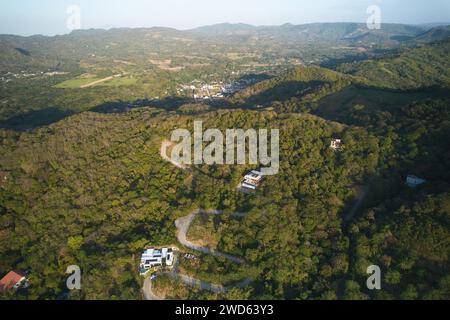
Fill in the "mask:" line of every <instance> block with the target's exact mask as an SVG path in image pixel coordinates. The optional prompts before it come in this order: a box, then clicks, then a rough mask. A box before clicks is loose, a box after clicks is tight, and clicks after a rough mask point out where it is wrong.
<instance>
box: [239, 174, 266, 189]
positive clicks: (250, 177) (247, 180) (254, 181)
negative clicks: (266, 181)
mask: <svg viewBox="0 0 450 320" xmlns="http://www.w3.org/2000/svg"><path fill="white" fill-rule="evenodd" d="M262 180H263V174H262V173H261V172H259V171H256V170H254V171H252V172H250V173H249V174H247V175H246V176H245V177H244V181H242V183H241V186H242V187H243V188H245V189H251V190H256V189H257V188H258V187H259V185H260V184H261V182H262Z"/></svg>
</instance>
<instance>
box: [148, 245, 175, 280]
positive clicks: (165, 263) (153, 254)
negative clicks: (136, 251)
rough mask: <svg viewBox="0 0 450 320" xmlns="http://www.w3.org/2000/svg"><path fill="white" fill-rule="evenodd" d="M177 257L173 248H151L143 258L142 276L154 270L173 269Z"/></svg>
mask: <svg viewBox="0 0 450 320" xmlns="http://www.w3.org/2000/svg"><path fill="white" fill-rule="evenodd" d="M174 260H175V256H174V250H173V249H172V248H161V249H156V248H149V249H146V250H145V251H144V253H143V254H142V256H141V264H140V274H141V275H142V276H143V275H145V274H147V272H149V271H150V270H152V269H155V268H162V267H172V266H173V264H174Z"/></svg>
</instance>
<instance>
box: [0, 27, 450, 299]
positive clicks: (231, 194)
mask: <svg viewBox="0 0 450 320" xmlns="http://www.w3.org/2000/svg"><path fill="white" fill-rule="evenodd" d="M339 26H341V25H339ZM225 27H227V26H216V29H200V30H196V31H190V32H192V34H191V35H190V36H192V37H206V38H207V39H208V40H202V41H219V40H220V41H225V40H224V39H222V38H221V37H219V36H218V35H217V33H220V34H222V33H223V31H221V29H222V28H225ZM317 27H318V26H317ZM341 27H342V26H341ZM347 27H348V26H347ZM359 27H360V26H358V25H352V26H351V31H352V33H353V34H354V35H355V37H356V36H359V37H363V38H366V37H368V40H367V41H372V37H382V38H383V39H390V38H389V37H391V36H392V34H390V35H389V36H388V37H386V34H382V35H380V34H372V35H366V34H362V35H361V34H359V33H357V31H358V30H359V29H358V28H359ZM217 28H218V29H217ZM242 28H244V29H246V30H247V29H248V28H247V27H245V26H239V30H241V29H242ZM284 28H287V29H290V28H292V29H293V30H291V32H292V34H293V33H294V31H295V32H298V28H295V27H294V26H284ZM348 28H350V27H348ZM391 28H392V30H394V31H395V32H397V33H398V32H400V31H399V30H401V31H402V32H403V33H404V36H406V34H407V35H408V37H410V38H408V39H410V40H408V41H406V42H407V43H405V44H404V46H405V47H402V48H401V50H399V52H397V53H395V54H394V53H392V54H389V55H384V56H382V57H379V56H373V57H367V58H368V59H365V60H364V61H357V62H351V63H347V62H346V63H342V64H339V66H337V67H336V68H334V69H328V68H324V67H320V66H307V65H303V66H296V67H292V68H289V70H287V71H284V69H283V71H282V72H278V73H275V74H273V73H271V74H270V75H268V76H267V77H262V78H261V81H258V83H256V84H253V85H250V86H248V87H246V88H245V89H243V90H240V91H239V92H237V93H235V94H234V95H232V96H230V97H227V98H225V99H224V100H223V101H220V103H218V102H216V103H213V102H205V103H202V104H199V103H198V102H195V101H184V100H182V99H181V100H180V99H176V98H177V97H171V92H170V90H171V89H170V88H172V90H175V89H174V88H175V87H174V86H173V83H172V81H179V80H180V79H183V81H184V80H186V81H190V80H191V79H194V78H198V77H199V76H200V75H201V74H204V73H205V72H206V73H207V70H209V69H208V68H211V69H213V68H214V66H209V67H208V66H201V67H200V69H195V70H196V72H197V73H196V74H195V75H193V74H191V72H192V70H193V69H190V68H187V69H185V70H182V71H179V72H178V73H173V72H169V71H167V70H166V71H164V70H156V69H155V68H150V69H149V71H148V72H149V75H148V76H147V77H144V76H142V75H141V76H140V77H138V78H137V80H136V82H134V83H133V84H131V85H125V86H111V87H107V86H105V87H101V86H98V87H93V88H89V89H87V90H84V89H79V88H78V89H73V90H72V89H60V88H57V87H55V86H56V85H57V84H58V83H61V81H62V80H64V81H66V80H69V79H72V78H73V74H72V75H70V76H69V75H62V78H45V79H44V80H43V79H41V81H40V82H37V81H36V80H32V79H25V80H23V81H22V82H12V83H8V84H2V86H3V87H2V88H4V89H5V91H3V90H2V94H1V97H0V98H1V99H2V107H1V112H0V117H1V120H2V122H1V127H2V129H0V257H1V259H0V275H3V274H6V273H7V272H8V271H9V270H12V269H20V270H26V271H27V272H28V273H29V280H30V283H31V286H30V287H29V288H28V289H26V290H19V291H17V292H14V293H8V294H5V295H4V296H3V297H2V298H19V299H141V298H142V293H141V289H142V285H143V281H144V279H143V278H141V277H139V273H138V266H139V259H140V254H141V253H142V250H143V248H145V247H148V246H164V245H179V244H177V238H176V227H175V221H176V220H177V219H178V218H180V217H183V216H186V215H188V214H190V213H191V212H192V211H193V210H195V209H198V208H204V209H214V210H222V211H223V212H224V214H223V215H220V216H215V217H213V218H205V217H204V218H203V219H198V220H196V221H195V222H194V225H193V227H192V229H191V231H190V234H189V236H190V237H191V238H192V239H194V240H197V241H201V240H204V241H209V244H211V245H213V246H214V247H215V248H217V249H218V250H220V251H221V252H226V253H229V254H232V255H234V256H237V257H239V258H240V259H242V261H243V262H242V264H240V265H236V264H233V263H230V262H229V261H227V260H226V259H220V258H217V257H212V256H208V255H198V259H197V260H195V261H187V260H184V261H181V263H180V266H179V268H180V269H181V270H182V271H183V273H184V274H187V275H189V276H193V277H196V278H199V279H202V280H204V281H208V282H212V283H217V284H221V285H229V284H232V283H235V282H237V281H239V280H241V279H243V278H251V279H252V281H251V283H250V284H249V285H248V286H246V287H245V288H241V289H233V290H230V291H228V292H226V293H224V294H214V293H211V292H207V291H202V290H198V289H193V288H189V287H187V286H185V285H183V283H181V282H180V281H178V280H177V279H172V278H170V277H160V278H159V279H158V280H157V290H159V292H160V293H164V295H167V296H169V297H172V298H182V299H250V298H253V299H449V298H450V277H449V254H450V234H449V233H450V145H449V144H450V109H449V104H450V96H449V92H450V91H449V86H450V74H449V70H450V65H449V60H448V56H449V42H448V40H447V41H439V42H435V43H433V44H424V43H421V44H420V45H418V46H417V43H416V42H414V41H412V40H411V39H413V38H415V37H422V39H423V38H424V37H426V34H425V33H424V31H423V30H417V29H408V28H406V29H402V27H400V26H391ZM399 28H400V29H399ZM327 30H330V29H327ZM346 30H347V34H349V33H350V32H349V31H348V29H346ZM388 30H391V29H388ZM341 31H342V29H341V28H338V29H336V31H335V32H341ZM394 31H391V32H394ZM91 32H94V34H88V35H83V33H82V32H80V33H74V34H72V35H71V36H70V37H73V38H75V39H83V41H86V42H87V43H97V44H98V42H100V43H102V44H103V41H107V40H108V36H111V34H109V33H104V32H102V31H91ZM95 32H97V33H98V34H95ZM116 32H118V31H116ZM121 32H123V33H126V34H128V32H131V31H126V30H122V31H121ZM139 32H144V31H143V30H141V31H139ZM152 32H164V30H153V31H152ZM170 32H171V34H172V33H174V34H172V36H173V37H176V36H180V37H181V36H183V37H184V36H186V34H184V33H182V34H178V33H177V32H175V31H170ZM246 32H250V33H253V32H257V33H258V34H260V35H262V36H264V35H266V36H267V37H270V36H272V33H273V32H275V31H274V30H265V29H258V30H256V31H255V30H253V29H251V30H247V31H246ZM329 32H331V31H329ZM342 32H343V31H342ZM395 32H394V33H395ZM288 34H289V33H288ZM338 36H341V35H338ZM429 36H430V35H429ZM229 37H230V38H233V37H236V35H235V34H234V33H231V34H229V35H228V36H227V37H226V39H227V41H231V40H230V39H229ZM336 37H337V36H336ZM125 38H126V37H125ZM217 38H218V39H219V40H217ZM97 39H100V40H97ZM213 39H215V40H213ZM241 40H242V39H241ZM438 40H442V39H438ZM4 41H5V40H4ZM7 41H9V42H14V41H19V40H17V39H9V38H8V39H7ZM20 41H25V40H22V39H20ZM43 41H44V40H43ZM45 41H50V40H45ZM77 41H80V40H77ZM130 41H131V40H130ZM233 41H237V40H233ZM299 41H300V40H299ZM336 41H337V40H336ZM349 41H350V40H349ZM351 41H354V40H351ZM386 41H387V42H386V43H385V45H386V46H388V45H393V44H392V43H391V40H389V41H388V40H386ZM392 41H394V40H392ZM394 42H397V40H395V41H394ZM50 44H51V47H50V48H51V49H49V50H56V51H58V50H59V49H58V48H59V47H58V46H57V44H58V42H56V43H50ZM163 44H164V45H166V46H168V49H170V44H169V43H165V42H164V43H163ZM163 44H161V45H163ZM22 45H23V46H22V47H25V45H26V43H22ZM33 45H35V44H34V43H31V44H30V48H29V50H30V51H33V49H34V47H33ZM99 47H101V46H100V45H99ZM140 49H142V48H136V52H135V54H136V55H137V56H139V54H142V52H141V51H139V50H140ZM5 50H6V49H5ZM35 50H38V49H35ZM67 50H69V51H70V48H67ZM9 54H11V56H16V55H19V56H20V59H26V54H27V52H17V51H16V52H12V51H9ZM24 54H25V57H23V55H24ZM80 54H84V53H80ZM120 54H121V52H120V51H119V55H118V56H117V57H114V58H115V59H120V58H124V59H125V57H123V56H121V55H120ZM77 59H80V57H76V56H71V57H70V59H68V62H63V63H65V64H64V66H65V68H68V69H67V70H69V69H70V70H71V71H70V72H74V73H76V74H82V73H84V72H85V71H86V70H84V69H83V68H85V66H84V67H82V66H80V65H79V64H77V63H75V62H74V61H78V60H77ZM28 62H29V61H28ZM28 62H27V63H28ZM17 63H19V64H20V63H21V62H20V60H19V62H17ZM37 63H39V61H38V62H37ZM46 63H49V65H50V64H52V63H59V62H54V61H48V60H46ZM245 63H246V62H245ZM220 65H221V66H222V68H223V69H221V70H222V71H223V72H224V73H225V72H226V71H225V70H227V68H229V66H230V65H228V64H227V62H226V61H225V62H224V63H221V64H220ZM235 67H236V68H238V66H237V65H236V66H235ZM241 67H242V66H241ZM127 70H128V69H127ZM118 71H121V70H118V69H114V70H112V71H111V70H110V71H105V70H103V72H104V73H101V72H100V71H99V70H96V72H97V73H99V74H101V76H109V75H110V74H114V73H115V72H118ZM122 71H124V70H122ZM128 71H129V70H128ZM108 72H109V73H108ZM143 79H146V80H147V81H148V82H144V83H143V82H142V80H143ZM157 79H160V81H159V82H158V81H157ZM177 79H178V80H177ZM158 86H160V89H155V88H158ZM26 87H28V90H25V91H24V94H23V95H22V94H18V92H19V91H20V90H23V89H24V88H26ZM151 90H156V91H158V90H159V91H158V92H165V91H167V90H168V93H167V97H166V100H160V101H159V102H158V103H156V102H154V101H149V102H148V103H147V101H146V102H145V103H144V104H143V105H139V106H137V107H133V108H128V107H126V106H127V105H129V104H132V103H133V102H135V101H136V100H140V99H146V98H148V97H147V95H148V94H149V93H148V92H149V91H151ZM37 93H39V94H37ZM5 100H8V101H10V102H11V104H9V102H6V103H4V101H5ZM17 106H22V109H20V108H17ZM45 106H47V107H49V109H46V108H45ZM124 106H125V107H124ZM199 120H201V121H203V126H204V129H205V130H206V129H207V128H217V129H220V130H222V131H225V130H226V129H228V128H243V129H249V128H268V129H280V172H279V174H278V175H275V176H270V177H267V178H266V179H265V181H264V183H263V184H262V186H261V188H260V189H259V190H258V191H257V192H255V193H251V194H246V193H241V192H238V191H237V190H236V186H237V185H238V183H239V182H240V181H241V180H242V176H243V175H244V174H246V173H247V172H248V171H249V170H253V169H255V167H254V166H251V165H243V166H240V165H239V166H237V165H223V166H207V165H199V166H196V167H195V168H191V169H190V170H180V169H177V168H175V167H174V166H172V165H171V164H170V163H167V162H166V161H164V159H162V158H161V157H160V147H161V143H162V141H164V140H167V139H169V138H170V135H171V132H172V131H173V130H175V129H178V128H186V129H188V130H190V131H192V130H193V123H194V121H199ZM336 137H339V138H340V139H341V140H342V142H343V148H342V150H341V151H339V152H336V151H333V150H332V149H330V142H331V139H332V138H336ZM408 175H416V176H418V177H421V178H423V179H425V180H426V183H425V184H423V185H421V186H419V187H417V188H409V187H407V186H406V183H405V182H406V177H407V176H408ZM358 199H362V200H363V201H362V203H361V205H360V206H355V203H357V202H358ZM236 212H245V213H246V215H245V216H239V217H236V216H235V215H233V213H236ZM204 235H208V237H206V238H205V237H204ZM185 252H189V250H187V249H186V250H185ZM71 264H76V265H79V266H80V267H81V269H82V270H83V289H82V290H81V291H74V292H69V291H68V290H67V288H66V282H65V280H66V277H67V275H66V274H65V271H66V268H67V266H68V265H71ZM372 264H375V265H379V266H380V267H381V269H382V282H383V290H380V291H370V290H368V289H367V288H366V286H365V283H366V279H367V273H366V269H367V267H368V266H369V265H372Z"/></svg>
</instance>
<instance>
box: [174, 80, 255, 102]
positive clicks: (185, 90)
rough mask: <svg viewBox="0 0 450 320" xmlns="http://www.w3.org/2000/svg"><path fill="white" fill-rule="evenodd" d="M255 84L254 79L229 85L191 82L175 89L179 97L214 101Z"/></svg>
mask: <svg viewBox="0 0 450 320" xmlns="http://www.w3.org/2000/svg"><path fill="white" fill-rule="evenodd" d="M254 83H256V79H253V78H248V79H240V80H238V81H235V82H232V83H230V84H224V83H223V82H221V81H219V82H216V81H214V82H212V83H201V82H200V81H198V80H194V81H192V82H191V83H190V84H187V85H186V84H182V85H180V86H179V88H178V89H177V93H178V94H179V95H185V96H190V97H193V98H194V99H195V100H214V99H222V98H224V97H226V96H230V95H232V94H234V93H236V92H237V91H240V90H243V89H245V88H246V87H248V86H249V85H252V84H254Z"/></svg>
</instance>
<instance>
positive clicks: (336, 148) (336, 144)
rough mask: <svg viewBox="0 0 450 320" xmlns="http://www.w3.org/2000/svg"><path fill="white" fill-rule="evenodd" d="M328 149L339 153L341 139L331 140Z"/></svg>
mask: <svg viewBox="0 0 450 320" xmlns="http://www.w3.org/2000/svg"><path fill="white" fill-rule="evenodd" d="M330 148H331V149H333V150H334V151H339V150H341V149H342V140H341V139H332V140H331V145H330Z"/></svg>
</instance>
